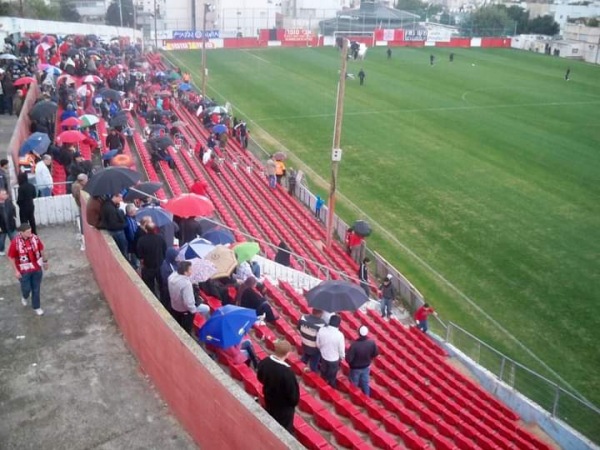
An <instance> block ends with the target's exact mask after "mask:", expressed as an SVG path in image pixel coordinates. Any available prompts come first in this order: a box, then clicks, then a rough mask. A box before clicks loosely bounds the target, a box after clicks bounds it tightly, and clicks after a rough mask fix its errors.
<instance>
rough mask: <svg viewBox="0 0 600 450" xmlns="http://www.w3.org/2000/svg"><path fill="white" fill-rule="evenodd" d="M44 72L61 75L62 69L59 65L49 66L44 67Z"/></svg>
mask: <svg viewBox="0 0 600 450" xmlns="http://www.w3.org/2000/svg"><path fill="white" fill-rule="evenodd" d="M44 72H46V73H47V74H48V75H60V74H61V73H62V70H60V69H59V68H58V67H54V66H48V67H46V68H45V69H44Z"/></svg>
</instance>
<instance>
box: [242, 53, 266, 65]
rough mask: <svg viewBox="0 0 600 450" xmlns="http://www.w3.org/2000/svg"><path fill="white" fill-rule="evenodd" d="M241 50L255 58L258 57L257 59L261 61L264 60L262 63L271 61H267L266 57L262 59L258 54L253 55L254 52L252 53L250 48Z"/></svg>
mask: <svg viewBox="0 0 600 450" xmlns="http://www.w3.org/2000/svg"><path fill="white" fill-rule="evenodd" d="M242 52H243V53H245V54H246V55H250V56H252V57H253V58H256V59H258V60H259V61H262V62H264V63H267V64H271V61H267V60H266V59H264V58H261V57H260V56H258V55H255V54H254V53H252V52H251V51H250V50H242Z"/></svg>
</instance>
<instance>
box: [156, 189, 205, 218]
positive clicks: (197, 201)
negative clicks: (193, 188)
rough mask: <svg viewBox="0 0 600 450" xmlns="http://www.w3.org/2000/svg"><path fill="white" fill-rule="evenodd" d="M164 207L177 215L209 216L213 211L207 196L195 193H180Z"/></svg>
mask: <svg viewBox="0 0 600 450" xmlns="http://www.w3.org/2000/svg"><path fill="white" fill-rule="evenodd" d="M164 208H165V209H166V210H167V211H169V212H172V213H173V214H174V215H176V216H179V217H198V216H202V217H209V216H211V215H212V214H213V213H214V211H215V206H214V205H213V204H212V202H211V201H210V200H209V199H208V198H206V197H203V196H202V195H196V194H181V195H180V196H178V197H175V198H172V199H170V200H169V201H168V202H167V203H166V205H164Z"/></svg>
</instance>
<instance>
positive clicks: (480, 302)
mask: <svg viewBox="0 0 600 450" xmlns="http://www.w3.org/2000/svg"><path fill="white" fill-rule="evenodd" d="M450 51H453V52H454V53H455V59H454V62H453V63H450V62H449V61H448V55H449V53H450ZM430 54H434V55H435V56H436V62H435V65H433V66H430V64H429V55H430ZM168 56H169V57H170V58H171V59H172V61H173V62H174V63H175V64H177V65H179V66H180V67H181V68H182V69H183V70H184V71H190V72H192V73H193V74H195V75H194V78H195V81H196V83H197V84H200V83H199V82H200V75H199V74H200V61H201V57H200V52H199V51H190V52H174V53H169V54H168ZM339 66H340V57H339V53H338V51H337V50H336V49H334V48H320V49H312V48H303V49H281V48H269V49H256V50H211V51H209V52H208V67H209V72H210V79H209V83H208V93H209V95H211V96H212V97H214V98H215V99H217V100H218V101H220V102H225V101H226V100H227V101H230V102H231V103H232V104H233V106H234V110H235V115H236V116H238V117H244V118H245V119H246V120H247V121H248V124H249V129H250V132H251V133H252V134H253V136H254V137H255V138H257V139H258V140H259V141H260V142H261V144H262V145H263V146H265V147H267V148H269V149H271V150H278V149H286V150H287V151H288V152H290V153H291V154H292V155H293V157H292V159H291V160H292V161H296V162H295V163H294V162H290V164H292V165H294V164H298V162H299V161H300V162H301V163H304V164H306V165H307V166H309V167H311V168H312V169H313V170H314V171H315V172H316V173H315V174H314V175H312V176H310V180H311V183H312V184H311V186H313V187H316V189H317V190H318V191H319V192H325V190H324V189H325V188H326V186H325V185H324V184H323V181H324V180H327V179H328V177H329V164H330V163H329V158H330V152H331V142H332V134H333V120H334V112H335V95H336V85H337V81H338V69H339ZM567 67H570V68H571V80H570V81H568V82H567V81H565V80H564V74H565V71H566V69H567ZM360 68H363V69H364V71H365V72H366V80H365V85H364V86H359V83H358V80H348V83H347V86H346V97H345V99H346V100H345V115H344V124H343V134H342V145H341V147H342V148H343V150H344V155H343V160H342V162H341V165H340V171H339V190H340V191H341V193H342V194H343V195H344V199H345V200H342V201H341V204H340V205H339V206H338V209H339V212H340V213H341V215H342V216H343V217H344V218H345V219H346V221H352V220H354V219H356V218H360V217H358V213H356V208H360V209H361V210H362V211H364V213H366V214H368V216H370V217H371V218H372V219H374V220H375V221H377V222H378V223H379V224H380V225H381V226H382V227H383V228H385V230H387V231H388V232H389V235H388V234H386V233H383V232H376V233H375V234H374V235H373V236H372V237H371V238H369V246H370V247H371V248H374V249H376V250H377V251H379V252H380V253H381V254H383V255H384V256H385V257H386V258H387V259H388V260H389V261H390V262H392V263H393V264H394V265H395V266H396V267H397V268H398V269H399V270H400V271H402V272H403V273H404V274H405V275H406V276H407V277H408V278H409V279H410V280H411V281H412V282H413V284H414V285H415V286H416V287H417V288H418V289H419V290H420V291H421V292H423V293H424V295H425V296H426V297H427V298H428V299H429V301H430V303H432V304H433V306H434V307H436V308H437V309H438V311H439V312H440V316H441V317H442V319H444V320H451V321H454V322H456V323H458V324H460V325H462V326H464V327H465V328H467V329H468V330H469V331H471V332H473V333H474V334H476V335H478V336H480V337H482V338H483V339H484V340H486V341H487V342H490V343H491V344H492V345H494V346H495V347H497V348H499V349H501V350H502V351H504V352H506V353H508V354H509V355H511V356H514V357H516V358H518V360H520V361H521V362H524V363H525V364H526V365H528V366H531V367H533V368H534V369H536V370H542V369H541V366H540V365H539V364H537V363H535V362H534V360H533V359H532V358H531V357H530V355H527V353H525V352H524V351H523V350H522V348H520V347H519V346H518V345H517V344H516V342H515V341H519V342H520V343H521V344H523V345H524V346H525V347H527V348H528V349H530V350H531V351H532V352H533V353H534V354H535V355H537V356H538V357H539V358H540V359H541V360H543V361H544V362H545V363H546V364H547V365H548V366H549V367H550V368H551V369H552V370H553V371H555V372H556V373H558V374H559V375H560V376H561V377H562V378H564V379H565V380H566V381H567V382H568V383H570V384H571V385H572V386H573V387H575V388H576V389H577V390H579V391H580V392H581V393H582V394H583V395H585V396H586V397H587V398H588V399H590V400H592V401H594V402H595V403H596V404H598V403H600V377H598V376H597V370H598V368H600V352H599V351H598V349H597V345H598V344H597V341H598V338H599V337H600V331H599V330H600V318H599V316H598V315H597V311H598V301H599V300H600V202H599V200H600V184H599V182H600V67H593V66H591V65H587V64H584V63H579V62H572V61H571V62H569V61H567V60H565V59H559V58H553V57H549V56H543V55H538V54H532V53H526V52H519V51H512V50H500V49H495V50H492V49H490V50H479V49H478V50H475V49H452V50H450V49H439V48H437V49H436V48H433V49H430V48H425V49H411V48H405V49H404V48H402V49H400V48H399V49H394V51H393V56H392V59H391V60H387V59H386V56H385V48H375V49H370V50H369V52H368V54H367V59H366V60H365V61H361V62H354V61H351V62H350V63H349V68H348V71H349V72H350V73H354V74H356V73H358V71H359V70H360ZM400 244H402V245H400ZM404 247H406V248H408V249H410V250H411V252H413V253H414V254H416V255H418V257H419V258H418V259H417V258H415V257H414V256H412V255H411V254H410V253H409V252H407V251H406V250H405V248H404ZM423 262H425V263H426V265H425V264H423ZM441 277H443V279H442V278H441ZM444 280H445V281H444ZM450 285H451V286H450ZM473 305H477V307H478V308H481V311H479V310H478V309H477V308H475V307H474V306H473ZM482 311H483V312H482ZM510 336H512V338H511V337H510ZM513 338H514V340H513ZM543 372H544V373H545V374H548V373H549V372H547V371H543Z"/></svg>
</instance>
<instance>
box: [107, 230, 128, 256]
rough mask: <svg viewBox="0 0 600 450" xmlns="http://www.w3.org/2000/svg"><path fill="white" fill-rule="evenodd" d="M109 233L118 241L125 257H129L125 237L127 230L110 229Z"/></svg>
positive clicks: (118, 245)
mask: <svg viewBox="0 0 600 450" xmlns="http://www.w3.org/2000/svg"><path fill="white" fill-rule="evenodd" d="M109 233H110V235H111V236H112V237H113V239H114V240H115V242H116V243H117V247H119V250H121V253H122V254H123V257H124V258H125V259H127V238H126V237H125V230H119V231H109Z"/></svg>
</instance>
